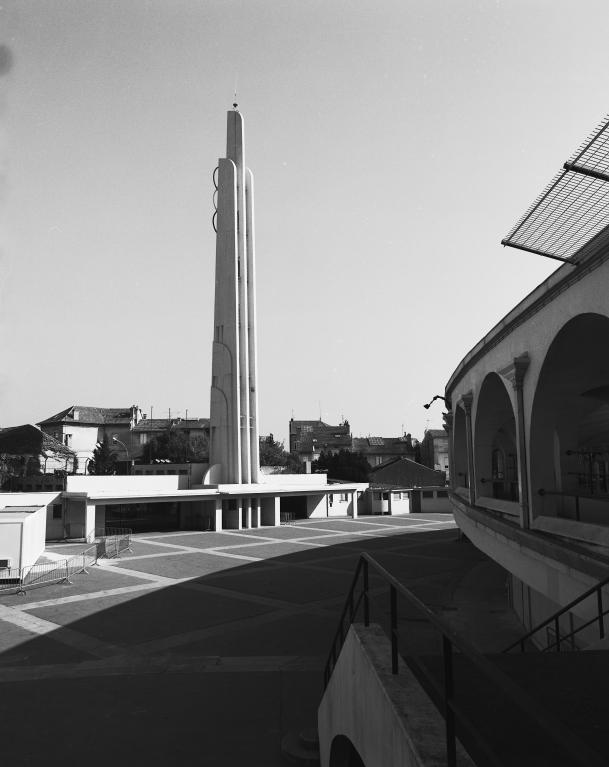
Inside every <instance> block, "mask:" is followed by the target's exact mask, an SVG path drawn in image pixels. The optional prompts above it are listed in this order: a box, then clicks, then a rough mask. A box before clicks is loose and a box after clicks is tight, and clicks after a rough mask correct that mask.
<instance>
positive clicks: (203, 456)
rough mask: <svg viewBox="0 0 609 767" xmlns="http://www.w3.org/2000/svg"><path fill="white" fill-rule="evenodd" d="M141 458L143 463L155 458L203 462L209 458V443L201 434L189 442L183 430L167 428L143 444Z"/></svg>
mask: <svg viewBox="0 0 609 767" xmlns="http://www.w3.org/2000/svg"><path fill="white" fill-rule="evenodd" d="M142 458H143V461H144V463H151V462H152V461H154V460H157V459H164V460H169V461H171V463H192V462H193V461H200V462H202V463H205V462H207V461H208V460H209V443H208V440H207V439H206V438H205V437H204V436H202V435H197V436H196V437H195V438H194V439H193V440H192V442H191V441H190V438H189V437H188V435H187V434H185V433H184V432H183V431H181V430H178V429H172V428H169V429H166V430H165V431H163V432H161V434H159V435H158V436H156V437H153V438H152V439H151V440H150V442H147V443H146V444H145V445H144V450H143V453H142Z"/></svg>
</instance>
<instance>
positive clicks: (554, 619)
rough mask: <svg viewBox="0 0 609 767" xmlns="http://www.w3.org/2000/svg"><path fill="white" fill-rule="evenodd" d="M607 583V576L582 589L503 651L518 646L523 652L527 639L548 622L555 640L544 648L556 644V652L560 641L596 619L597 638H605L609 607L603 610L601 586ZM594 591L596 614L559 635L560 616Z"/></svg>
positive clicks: (573, 634)
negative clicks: (606, 617)
mask: <svg viewBox="0 0 609 767" xmlns="http://www.w3.org/2000/svg"><path fill="white" fill-rule="evenodd" d="M607 584H609V576H607V578H604V579H603V580H602V581H599V582H598V583H597V584H596V585H595V586H592V587H591V588H589V589H588V590H587V591H584V593H583V594H580V595H579V596H578V597H576V598H575V599H573V600H572V601H571V602H569V604H567V605H565V606H564V607H561V608H560V610H558V611H557V612H555V613H554V614H553V615H550V617H549V618H546V619H545V620H544V621H542V622H541V623H540V624H539V625H537V626H536V627H535V628H534V629H531V630H530V631H528V632H527V633H526V634H524V636H522V637H520V639H518V640H517V641H516V642H513V643H512V644H511V645H509V646H508V647H506V648H505V650H503V652H504V653H507V652H510V650H513V649H514V648H515V647H520V651H521V652H524V650H525V643H526V641H527V639H531V637H532V636H533V635H534V634H536V633H537V632H538V631H540V630H541V629H543V628H545V627H546V626H549V625H550V624H552V623H553V624H554V632H555V634H556V642H554V643H552V644H550V645H548V646H547V647H546V648H545V650H552V649H554V646H556V652H560V644H561V642H564V641H566V640H567V639H571V638H572V637H574V636H575V634H577V633H578V632H580V631H582V630H583V629H585V628H587V627H588V626H590V625H592V624H593V623H596V622H597V621H598V630H599V639H604V638H605V621H604V617H605V615H607V613H609V608H608V609H606V610H604V609H603V588H604V587H605V586H607ZM594 593H596V595H597V597H596V600H597V603H596V604H597V615H596V617H595V618H592V619H591V620H589V621H588V622H587V623H584V624H583V625H582V626H578V627H577V628H576V629H574V630H573V631H571V632H569V633H568V634H564V635H563V636H562V637H561V635H560V618H561V616H563V615H564V614H565V613H568V612H570V611H571V609H572V608H573V607H576V606H577V605H578V604H579V603H580V602H583V601H584V599H588V597H591V596H592V595H593V594H594Z"/></svg>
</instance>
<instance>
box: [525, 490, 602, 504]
mask: <svg viewBox="0 0 609 767" xmlns="http://www.w3.org/2000/svg"><path fill="white" fill-rule="evenodd" d="M537 495H541V496H542V497H543V496H544V495H560V496H564V497H565V498H586V499H588V500H591V501H607V500H609V493H567V492H565V491H564V490H546V489H545V488H543V487H541V488H539V490H538V491H537Z"/></svg>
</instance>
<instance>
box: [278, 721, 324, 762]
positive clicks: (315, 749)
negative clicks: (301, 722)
mask: <svg viewBox="0 0 609 767" xmlns="http://www.w3.org/2000/svg"><path fill="white" fill-rule="evenodd" d="M281 755H282V756H283V758H284V759H285V760H286V761H287V762H289V763H290V764H297V765H300V767H319V738H318V736H317V729H316V728H314V727H310V728H307V729H304V730H300V731H299V732H298V731H296V730H290V732H288V733H286V734H285V735H284V736H283V738H282V740H281Z"/></svg>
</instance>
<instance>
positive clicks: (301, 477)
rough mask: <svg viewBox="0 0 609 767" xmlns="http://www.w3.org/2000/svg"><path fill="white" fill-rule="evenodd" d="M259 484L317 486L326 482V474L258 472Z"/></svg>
mask: <svg viewBox="0 0 609 767" xmlns="http://www.w3.org/2000/svg"><path fill="white" fill-rule="evenodd" d="M260 484H264V485H287V486H288V487H293V486H294V485H299V486H301V487H311V486H313V487H317V486H321V485H327V484H328V475H327V474H262V473H261V474H260Z"/></svg>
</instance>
